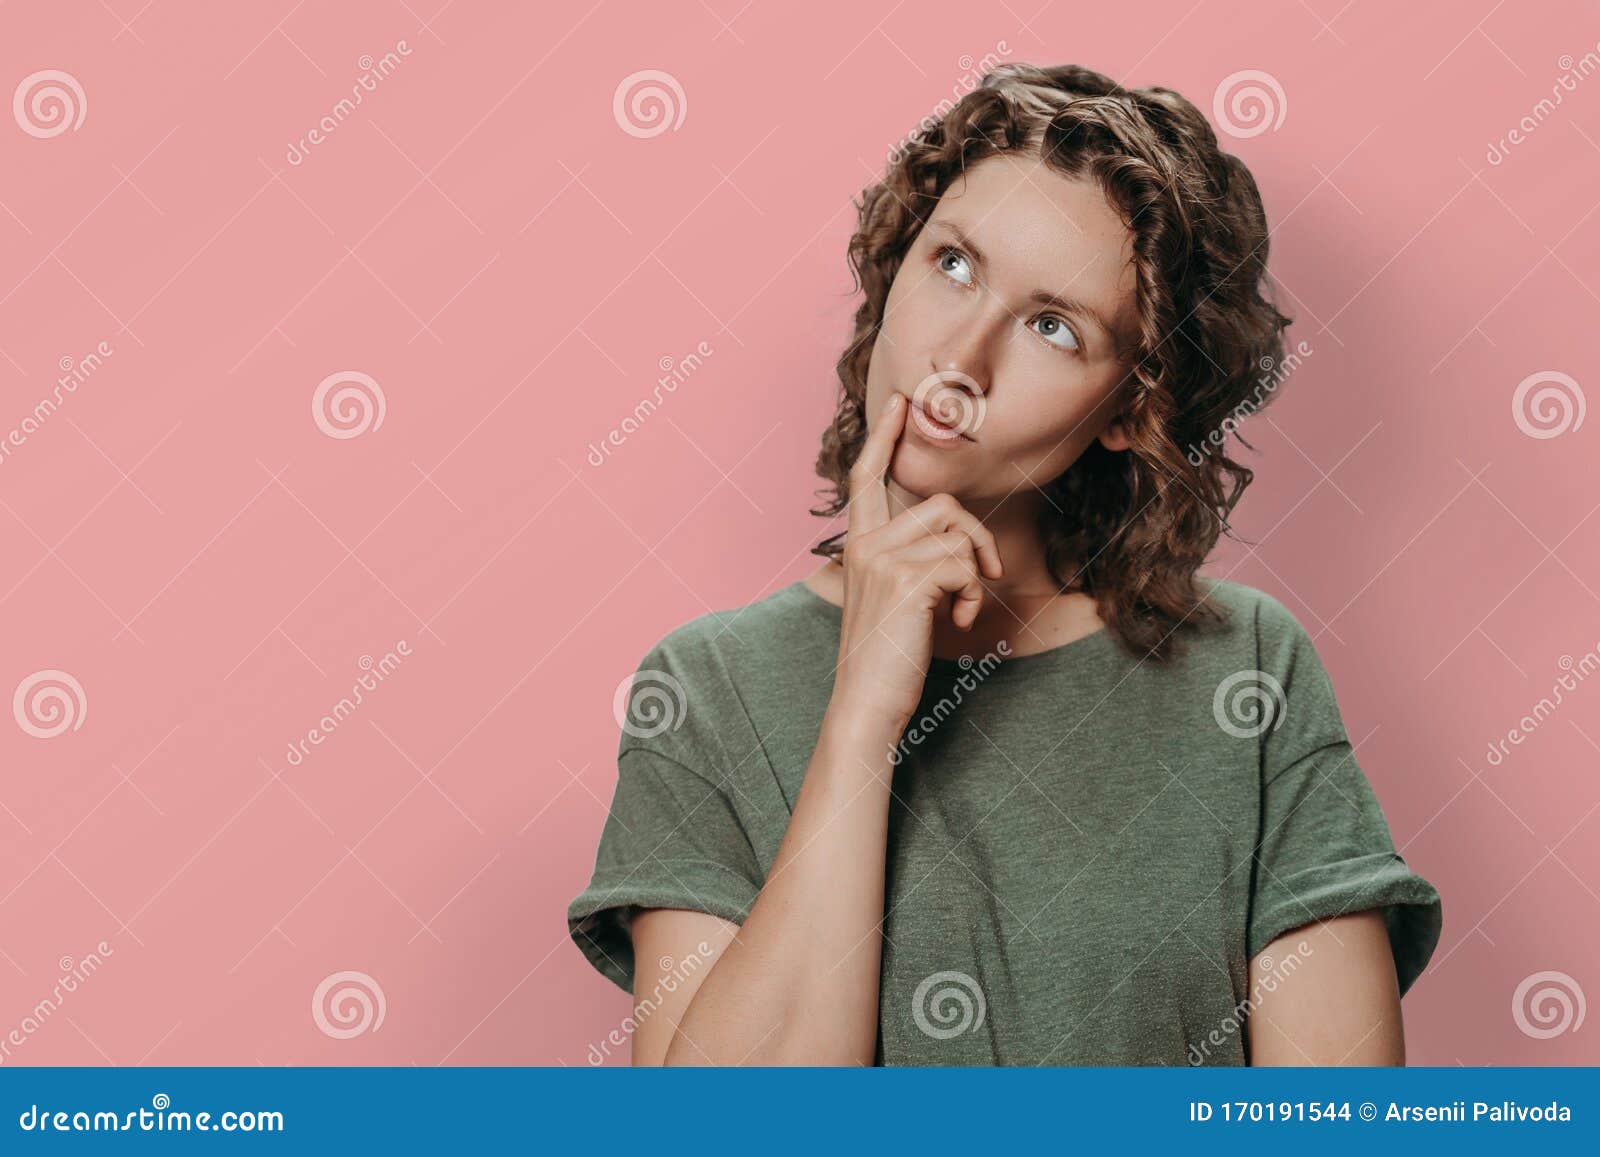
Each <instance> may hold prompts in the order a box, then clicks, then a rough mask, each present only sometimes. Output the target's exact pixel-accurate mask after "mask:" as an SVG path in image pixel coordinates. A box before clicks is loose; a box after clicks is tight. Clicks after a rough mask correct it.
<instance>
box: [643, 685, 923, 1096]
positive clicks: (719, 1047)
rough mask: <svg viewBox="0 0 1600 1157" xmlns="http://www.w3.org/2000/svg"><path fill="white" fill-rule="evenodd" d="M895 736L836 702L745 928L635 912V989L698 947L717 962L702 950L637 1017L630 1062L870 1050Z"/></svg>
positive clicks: (812, 1056) (842, 1055) (761, 1059)
mask: <svg viewBox="0 0 1600 1157" xmlns="http://www.w3.org/2000/svg"><path fill="white" fill-rule="evenodd" d="M898 738H899V733H898V732H895V733H894V734H892V735H891V734H889V729H888V727H886V726H883V725H881V724H874V723H872V722H871V721H870V720H864V719H861V718H859V717H857V716H856V715H854V714H853V713H848V712H843V711H840V710H838V709H837V708H835V707H830V708H829V711H828V714H827V716H826V717H825V718H824V721H823V725H822V730H821V733H820V737H819V740H818V743H817V747H816V751H815V753H814V754H813V756H812V758H811V764H810V766H809V767H808V768H807V770H806V775H805V780H804V782H803V784H802V786H801V788H800V794H799V797H798V798H797V800H796V802H795V809H794V816H793V818H792V819H791V820H790V822H789V829H788V831H787V833H786V834H785V835H784V838H783V841H782V842H781V843H780V844H779V846H778V852H777V856H776V857H775V858H774V860H773V864H772V869H771V871H770V872H769V873H768V876H767V881H766V884H765V885H764V886H763V887H762V889H761V892H760V894H759V895H758V896H757V897H756V901H755V903H754V904H753V905H752V906H751V909H750V914H749V916H748V917H746V919H745V922H744V925H743V927H742V928H740V927H738V926H736V925H734V924H732V923H729V922H728V921H726V920H722V919H720V918H718V917H715V916H709V915H706V914H705V913H703V912H686V911H678V910H674V909H654V910H651V911H648V912H642V913H640V914H639V915H638V916H637V917H635V919H634V921H633V947H634V960H635V961H636V966H635V967H636V973H635V982H634V997H635V1000H643V999H646V998H649V997H652V996H653V994H654V993H656V992H658V991H659V989H660V978H661V977H662V976H663V975H664V974H665V973H669V972H671V971H672V969H673V967H674V964H675V963H679V962H682V961H684V960H687V959H689V958H690V957H691V956H695V955H699V956H702V957H705V956H708V955H709V956H710V957H711V962H710V964H709V965H708V964H707V963H705V962H698V963H697V964H696V966H695V968H694V970H693V972H692V973H690V974H689V976H688V978H687V980H686V981H685V982H683V983H680V984H678V985H677V986H676V989H675V991H674V992H672V993H670V994H663V995H662V996H661V997H659V998H658V1003H657V1005H656V1007H655V1008H654V1010H653V1011H652V1012H651V1014H650V1015H649V1016H648V1017H643V1018H638V1027H637V1029H636V1031H635V1034H634V1040H633V1060H634V1064H647V1065H648V1064H668V1065H711V1064H715V1065H739V1064H757V1065H770V1064H808V1065H870V1064H872V1062H873V1059H874V1054H875V1052H876V1048H877V1034H878V985H879V982H880V968H881V963H882V943H883V942H882V937H881V935H880V933H879V926H880V924H881V923H882V920H883V884H884V857H885V852H886V844H887V832H888V813H889V781H890V775H891V773H892V771H893V768H892V766H891V764H890V763H889V758H888V755H889V749H890V747H891V746H892V744H893V743H894V742H895V740H897V739H898ZM869 753H873V754H869ZM701 944H704V945H706V946H707V947H708V948H710V949H711V952H710V953H702V952H700V951H699V946H700V945H701ZM663 963H665V964H666V968H665V969H662V967H661V965H662V964H663ZM679 971H680V972H681V971H683V969H682V968H681V967H680V968H679Z"/></svg>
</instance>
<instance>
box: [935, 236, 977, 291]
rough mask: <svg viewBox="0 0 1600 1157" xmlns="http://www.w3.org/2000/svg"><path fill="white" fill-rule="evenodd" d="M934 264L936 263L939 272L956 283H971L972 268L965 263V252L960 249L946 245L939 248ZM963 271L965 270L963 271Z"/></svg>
mask: <svg viewBox="0 0 1600 1157" xmlns="http://www.w3.org/2000/svg"><path fill="white" fill-rule="evenodd" d="M935 264H936V265H938V267H939V271H940V272H941V273H943V274H944V275H945V276H946V277H948V278H950V280H952V281H954V282H956V283H957V284H959V285H971V284H972V270H971V267H970V266H969V265H968V264H967V256H966V254H964V253H962V252H961V250H959V249H951V248H949V247H948V246H947V247H946V248H943V249H941V250H939V254H938V260H937V261H936V262H935ZM963 271H965V272H964V273H963Z"/></svg>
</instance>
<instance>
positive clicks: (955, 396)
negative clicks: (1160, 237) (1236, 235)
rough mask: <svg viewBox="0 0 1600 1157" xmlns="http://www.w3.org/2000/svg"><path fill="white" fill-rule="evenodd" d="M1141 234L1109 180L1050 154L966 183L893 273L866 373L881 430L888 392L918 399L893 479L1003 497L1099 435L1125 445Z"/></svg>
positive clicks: (1035, 481) (972, 174)
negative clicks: (1058, 167) (1100, 181)
mask: <svg viewBox="0 0 1600 1157" xmlns="http://www.w3.org/2000/svg"><path fill="white" fill-rule="evenodd" d="M1132 240H1133V239H1132V235H1131V234H1130V233H1129V231H1128V229H1127V228H1126V227H1125V226H1124V225H1123V224H1122V222H1121V220H1120V219H1119V218H1118V216H1117V214H1116V213H1115V212H1114V211H1113V210H1112V208H1111V206H1110V205H1109V204H1108V203H1107V201H1106V199H1105V196H1104V194H1102V193H1101V192H1100V189H1099V187H1098V186H1097V185H1096V184H1094V183H1093V182H1092V181H1090V180H1086V179H1079V178H1071V177H1065V176H1062V175H1061V174H1060V173H1058V172H1056V171H1055V170H1053V169H1051V168H1049V167H1048V166H1047V165H1045V164H1044V162H1043V161H1041V160H1039V159H1037V158H1026V157H1019V156H1016V155H1014V154H1006V153H1002V154H999V155H995V156H989V157H986V158H984V159H983V160H982V161H980V162H978V163H977V164H976V165H974V166H972V167H971V168H969V169H968V170H967V172H966V174H965V175H964V176H962V177H958V178H956V180H955V181H954V182H953V183H952V184H951V186H950V188H949V189H948V190H946V192H945V194H944V196H943V197H941V198H940V200H939V204H938V205H937V207H936V208H935V209H934V212H933V216H932V217H931V218H930V219H929V220H928V222H927V224H926V225H924V226H923V228H922V231H921V233H920V234H919V235H918V236H917V239H916V240H915V242H913V243H912V246H911V249H910V251H909V252H908V253H907V254H906V258H905V260H904V262H903V263H902V264H901V266H900V270H899V272H898V273H897V274H896V275H895V279H894V284H893V286H891V287H890V290H889V300H888V304H887V305H886V307H885V312H884V318H883V323H882V325H881V327H880V329H879V332H878V336H877V339H876V342H875V344H874V346H873V350H872V359H871V364H870V366H869V368H868V371H867V414H868V421H869V423H870V424H876V423H877V422H878V421H879V420H880V413H881V411H882V409H883V407H884V405H885V403H886V402H887V400H888V398H889V395H890V393H891V392H898V393H901V394H904V395H905V396H906V397H907V398H909V399H911V400H912V407H911V412H910V413H909V414H908V416H907V418H906V432H905V434H904V435H903V436H902V437H901V439H900V447H899V449H898V450H897V451H896V452H895V456H894V461H893V463H892V465H891V467H890V478H891V479H892V480H893V481H894V482H895V483H898V484H899V485H900V486H901V487H902V488H904V489H905V490H906V491H908V492H910V493H911V494H912V495H914V496H917V497H928V496H931V495H933V494H938V493H940V492H945V493H949V494H953V495H954V496H955V497H956V498H958V499H961V500H962V501H963V502H966V503H969V504H972V505H975V506H980V507H992V506H993V505H994V504H997V503H998V502H999V501H1001V500H1003V499H1005V498H1007V497H1008V496H1010V495H1012V494H1015V493H1022V492H1028V491H1032V490H1036V489H1038V488H1039V487H1042V486H1044V485H1046V484H1047V483H1049V482H1050V481H1051V480H1052V479H1054V478H1055V477H1057V476H1058V475H1060V474H1061V473H1062V472H1063V471H1065V470H1066V469H1067V467H1068V466H1070V465H1072V463H1073V462H1074V461H1076V460H1077V458H1078V456H1079V455H1080V454H1082V453H1083V451H1084V449H1085V448H1086V447H1087V446H1088V445H1089V443H1090V442H1092V441H1093V440H1095V439H1096V438H1098V439H1099V440H1100V441H1101V442H1102V443H1104V444H1105V446H1106V447H1107V448H1108V449H1111V450H1122V449H1125V448H1126V447H1127V445H1128V443H1127V440H1126V438H1125V437H1124V435H1123V431H1122V427H1121V425H1120V424H1119V423H1118V422H1116V421H1115V419H1116V418H1117V417H1118V413H1119V410H1120V405H1119V403H1120V401H1121V400H1122V397H1121V394H1120V393H1119V392H1118V390H1117V387H1118V385H1119V384H1120V383H1121V381H1122V379H1123V377H1124V375H1125V373H1126V371H1127V361H1126V356H1127V352H1128V351H1129V350H1130V349H1132V348H1133V346H1134V344H1135V342H1136V337H1137V326H1136V316H1135V312H1134V299H1133V294H1134V270H1133V266H1132V264H1131V260H1130V259H1131V255H1132ZM1052 298H1053V299H1054V300H1052ZM923 405H925V406H926V407H927V408H928V409H931V410H932V411H934V413H935V414H936V415H941V416H943V417H944V418H945V419H946V422H947V423H948V424H949V425H950V426H953V427H954V429H955V430H956V431H959V433H955V434H953V435H952V434H950V433H943V434H942V435H941V430H940V427H939V425H938V424H937V423H936V422H930V421H926V420H924V419H923V418H921V417H920V416H919V410H920V409H921V408H922V406H923Z"/></svg>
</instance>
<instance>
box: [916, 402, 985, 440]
mask: <svg viewBox="0 0 1600 1157" xmlns="http://www.w3.org/2000/svg"><path fill="white" fill-rule="evenodd" d="M911 422H912V424H913V425H914V426H916V428H917V432H918V433H920V434H922V435H923V436H924V437H925V438H927V439H928V441H930V442H933V443H935V444H937V445H940V446H952V445H955V444H957V443H959V442H966V441H970V440H971V439H969V438H968V437H967V436H966V435H965V434H964V433H962V432H961V430H959V429H958V428H956V427H955V426H951V425H948V424H947V423H945V422H941V421H940V420H939V419H938V418H937V417H935V416H934V415H933V414H932V413H931V412H930V411H929V409H928V408H927V406H925V405H922V406H919V405H917V404H916V403H915V402H912V403H911Z"/></svg>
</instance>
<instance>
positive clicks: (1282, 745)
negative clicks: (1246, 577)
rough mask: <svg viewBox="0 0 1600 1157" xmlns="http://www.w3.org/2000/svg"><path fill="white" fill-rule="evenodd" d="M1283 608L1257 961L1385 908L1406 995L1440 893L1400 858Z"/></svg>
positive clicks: (1275, 653) (1270, 662) (1255, 933)
mask: <svg viewBox="0 0 1600 1157" xmlns="http://www.w3.org/2000/svg"><path fill="white" fill-rule="evenodd" d="M1277 610H1278V611H1279V612H1280V613H1278V614H1277V615H1275V616H1274V618H1275V619H1276V623H1275V627H1272V628H1266V629H1264V631H1263V652H1262V658H1263V668H1264V670H1265V671H1266V673H1267V674H1268V675H1269V676H1270V677H1272V678H1275V679H1276V680H1277V681H1278V683H1279V684H1280V686H1281V688H1282V696H1281V698H1280V699H1279V700H1278V704H1277V708H1276V709H1277V710H1278V711H1280V712H1281V715H1280V716H1279V717H1278V718H1276V720H1275V722H1274V724H1272V725H1269V726H1268V728H1267V730H1266V731H1264V732H1263V743H1262V806H1261V829H1260V830H1261V835H1260V839H1259V841H1258V843H1257V847H1256V853H1255V858H1256V863H1255V865H1254V869H1255V885H1254V889H1253V894H1252V897H1251V909H1250V919H1249V933H1248V954H1249V956H1250V957H1251V958H1252V959H1253V958H1254V957H1255V956H1256V955H1257V954H1258V953H1259V952H1260V951H1261V950H1262V949H1263V948H1265V947H1266V946H1267V944H1269V943H1271V942H1272V941H1273V940H1274V939H1276V938H1277V937H1279V936H1281V935H1283V934H1284V933H1286V932H1289V931H1291V930H1292V929H1295V928H1298V927H1300V926H1302V925H1305V924H1311V923H1314V922H1317V921H1321V920H1328V919H1332V918H1334V917H1336V916H1343V915H1348V914H1351V913H1354V912H1362V911H1368V910H1371V909H1381V910H1382V913H1383V917H1384V921H1385V924H1386V925H1387V927H1388V932H1389V943H1390V946H1391V948H1392V949H1393V951H1394V962H1395V973H1396V976H1397V978H1398V980H1399V987H1400V992H1401V993H1402V994H1404V993H1405V992H1406V990H1407V989H1409V988H1410V987H1411V985H1412V984H1413V983H1414V982H1415V981H1416V979H1417V977H1418V976H1420V975H1421V974H1422V970H1423V969H1424V968H1425V967H1426V966H1427V963H1428V960H1429V958H1430V957H1431V956H1432V955H1433V951H1434V948H1435V947H1436V946H1437V944H1438V942H1439V933H1440V928H1441V925H1442V908H1441V904H1440V899H1439V893H1438V892H1437V891H1436V890H1435V888H1434V887H1433V885H1432V884H1430V883H1429V882H1428V881H1427V880H1425V879H1423V878H1422V877H1421V876H1419V875H1418V874H1417V873H1416V872H1414V871H1412V869H1411V868H1410V867H1409V866H1408V865H1407V863H1406V861H1405V860H1404V858H1402V857H1401V856H1400V854H1399V853H1398V852H1397V851H1396V850H1395V846H1394V840H1393V837H1392V836H1391V834H1390V831H1389V826H1388V822H1387V821H1386V820H1385V818H1384V814H1383V809H1382V808H1381V806H1380V805H1379V803H1378V799H1377V796H1376V794H1375V793H1374V792H1373V789H1372V785H1371V783H1370V782H1368V780H1367V777H1366V775H1365V774H1364V773H1363V772H1362V770H1361V767H1360V765H1359V764H1358V763H1357V761H1356V758H1355V752H1354V750H1353V749H1352V746H1351V744H1350V741H1349V739H1348V737H1347V735H1346V734H1345V730H1344V725H1343V722H1342V720H1341V719H1340V715H1339V710H1338V706H1337V704H1336V702H1335V699H1334V694H1333V687H1332V684H1331V682H1330V680H1329V678H1328V675H1327V672H1326V670H1325V669H1324V668H1323V665H1322V663H1321V661H1320V659H1319V658H1318V656H1317V653H1316V650H1315V648H1314V646H1313V644H1312V642H1311V640H1310V638H1309V637H1308V636H1307V635H1306V634H1305V632H1304V630H1303V629H1302V628H1301V627H1300V625H1299V624H1298V623H1297V622H1296V621H1295V620H1294V619H1293V618H1292V617H1291V616H1289V612H1288V611H1287V610H1284V609H1282V608H1281V606H1280V607H1278V608H1277ZM1284 620H1287V622H1285V621H1284ZM1263 681H1264V682H1265V681H1266V680H1263Z"/></svg>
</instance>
